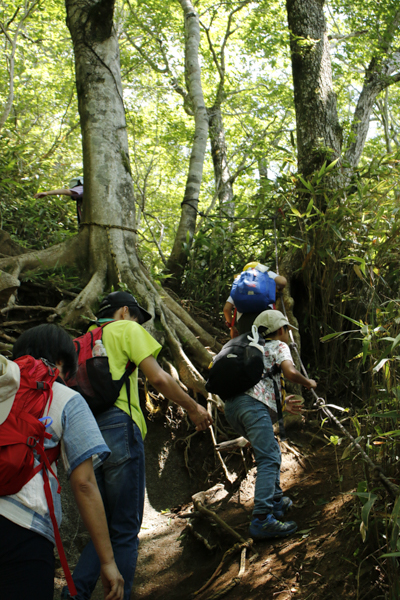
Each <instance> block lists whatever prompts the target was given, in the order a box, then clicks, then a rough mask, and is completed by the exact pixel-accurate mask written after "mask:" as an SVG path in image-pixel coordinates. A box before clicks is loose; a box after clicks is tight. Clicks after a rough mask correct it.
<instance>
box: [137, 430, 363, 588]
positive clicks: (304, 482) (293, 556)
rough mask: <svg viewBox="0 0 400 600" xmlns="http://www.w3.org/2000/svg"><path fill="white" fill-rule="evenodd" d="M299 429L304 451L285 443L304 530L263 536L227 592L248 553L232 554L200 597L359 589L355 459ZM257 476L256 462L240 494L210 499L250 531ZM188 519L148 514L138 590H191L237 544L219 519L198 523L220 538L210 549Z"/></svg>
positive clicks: (286, 472) (287, 480)
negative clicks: (339, 458) (341, 457)
mask: <svg viewBox="0 0 400 600" xmlns="http://www.w3.org/2000/svg"><path fill="white" fill-rule="evenodd" d="M294 437H295V438H296V445H293V446H292V448H293V449H294V450H295V451H297V452H298V453H299V454H300V456H295V455H294V454H293V453H292V452H291V451H289V450H288V449H284V450H283V461H282V487H283V489H284V490H285V492H286V493H288V494H289V495H290V496H291V497H292V499H293V501H294V508H293V509H292V511H291V513H290V519H293V520H295V521H296V522H297V524H298V531H297V533H296V534H295V535H293V536H291V537H290V538H285V539H283V540H279V541H270V542H257V543H255V544H254V550H255V551H256V552H257V553H258V556H257V557H256V558H255V559H252V560H250V561H247V562H246V571H245V573H244V575H243V577H242V578H241V581H240V583H238V584H237V585H236V586H235V587H233V588H232V589H230V590H229V591H227V592H226V593H224V590H226V589H227V586H229V585H232V581H233V580H234V578H235V577H237V575H238V572H239V562H240V560H239V558H240V555H239V554H236V555H235V556H233V557H231V558H230V559H229V560H228V561H227V563H226V565H224V567H223V568H222V571H221V574H220V575H219V576H218V577H217V578H216V580H215V581H214V582H213V584H212V585H211V586H210V587H209V588H208V589H207V590H206V591H205V592H204V593H203V594H201V595H199V596H197V597H198V598H201V599H205V598H207V599H211V598H214V597H219V594H220V593H222V594H223V597H225V598H227V599H229V600H242V599H243V600H244V599H247V598H252V599H258V598H260V600H261V598H263V599H264V598H266V597H267V598H274V599H276V600H286V599H289V598H297V599H299V600H306V599H308V600H319V599H321V598H324V600H327V599H329V598H332V599H333V598H335V599H336V598H356V597H357V569H358V566H357V562H356V560H355V559H354V558H353V554H354V552H356V553H357V548H358V546H360V545H361V540H360V537H359V532H358V530H357V528H356V529H355V528H354V522H355V516H354V514H353V512H354V497H353V496H351V495H350V494H351V492H352V491H354V489H355V487H356V479H355V478H354V477H353V473H352V465H351V463H339V465H338V464H337V462H336V458H335V452H334V449H333V448H332V447H331V446H325V447H323V445H322V444H321V445H320V446H319V447H318V448H316V447H315V446H313V447H311V446H310V437H308V436H305V435H302V434H297V435H296V436H293V438H294ZM254 476H255V469H254V468H252V469H251V470H250V471H249V473H248V475H247V477H246V478H245V479H244V480H243V481H242V483H241V485H240V488H239V490H238V491H237V492H236V493H235V494H233V495H230V494H228V493H227V492H224V493H220V498H219V499H217V500H216V501H214V502H213V504H212V505H211V506H210V508H212V509H213V510H215V511H216V512H218V514H219V516H221V517H222V518H223V519H224V520H225V521H226V522H227V523H228V524H229V525H230V526H231V527H233V528H234V529H235V530H236V531H237V532H238V533H240V534H241V535H242V536H243V537H244V538H247V528H248V524H249V521H250V517H251V510H252V505H253V486H254ZM183 512H185V509H184V510H183ZM181 513H182V511H181ZM185 525H186V523H185V520H184V519H182V518H180V517H179V516H178V515H174V514H169V515H162V516H161V518H158V519H157V522H155V521H154V520H153V518H152V516H151V513H149V512H148V513H147V514H146V518H145V523H144V527H145V529H144V531H143V534H142V536H141V548H140V558H139V563H138V568H137V576H136V580H135V585H134V589H133V594H132V598H135V599H137V600H158V599H161V598H163V599H168V600H175V599H176V600H178V599H182V598H190V596H191V594H192V593H193V592H195V591H197V590H198V589H200V588H201V587H202V586H203V584H204V583H205V582H206V581H207V580H208V578H209V577H210V576H211V575H212V573H213V572H214V570H215V568H216V567H217V565H218V564H219V562H220V560H221V557H222V554H223V552H224V551H226V550H227V549H228V548H229V547H231V546H233V544H234V540H233V539H229V537H228V536H227V535H226V534H225V533H223V532H221V531H218V533H217V534H216V533H215V527H214V526H210V525H209V524H208V523H204V522H203V523H200V525H197V524H195V528H196V529H198V530H199V531H200V532H201V533H202V534H203V535H206V536H207V537H209V538H210V540H211V542H215V541H216V540H217V543H218V544H219V547H218V549H216V550H214V551H213V552H210V551H208V550H206V548H205V546H204V545H203V544H202V543H201V542H199V541H198V540H196V539H194V537H193V536H192V534H191V533H189V532H188V531H187V530H185ZM146 526H148V527H149V529H146ZM178 538H180V539H178ZM250 554H251V553H250ZM248 556H249V553H248ZM361 583H362V584H363V585H364V583H365V582H364V581H362V582H361ZM372 597H373V596H372Z"/></svg>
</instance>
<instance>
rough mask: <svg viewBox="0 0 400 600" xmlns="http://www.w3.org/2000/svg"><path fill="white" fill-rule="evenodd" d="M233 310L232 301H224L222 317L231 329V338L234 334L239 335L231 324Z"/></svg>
mask: <svg viewBox="0 0 400 600" xmlns="http://www.w3.org/2000/svg"><path fill="white" fill-rule="evenodd" d="M234 310H235V305H234V304H232V302H228V301H226V302H225V306H224V308H223V313H224V317H225V320H226V324H227V326H228V327H229V329H230V330H231V338H234V337H236V336H238V335H239V332H238V330H237V329H236V327H235V326H234V325H232V319H233V311H234Z"/></svg>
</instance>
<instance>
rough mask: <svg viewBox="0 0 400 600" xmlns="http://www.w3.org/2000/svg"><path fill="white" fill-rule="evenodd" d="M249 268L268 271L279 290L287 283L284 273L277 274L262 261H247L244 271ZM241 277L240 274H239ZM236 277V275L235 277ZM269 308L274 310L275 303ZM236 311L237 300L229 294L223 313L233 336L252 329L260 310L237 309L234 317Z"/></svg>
mask: <svg viewBox="0 0 400 600" xmlns="http://www.w3.org/2000/svg"><path fill="white" fill-rule="evenodd" d="M248 269H257V270H259V271H262V272H268V276H269V277H270V278H271V279H273V280H274V281H275V284H276V289H277V291H279V292H281V291H282V290H283V289H284V287H285V286H286V284H287V279H286V277H283V276H282V275H277V274H276V273H274V272H273V271H270V270H269V268H268V267H266V266H265V265H262V264H261V263H259V262H257V261H255V262H250V263H247V265H246V266H245V267H244V268H243V271H247V270H248ZM237 277H239V275H238V276H237ZM235 279H236V277H235ZM269 308H270V309H271V310H272V309H274V308H275V306H274V304H273V303H270V304H269ZM234 312H235V302H234V300H233V298H232V296H229V298H228V299H227V301H226V302H225V305H224V308H223V313H224V316H225V319H226V325H227V327H229V329H230V335H231V338H234V337H236V336H238V335H239V334H242V333H246V331H250V330H251V326H252V325H253V322H254V319H255V318H256V316H257V315H258V314H259V312H247V311H246V312H244V313H241V312H238V311H236V318H235V320H234V322H232V321H233V319H234Z"/></svg>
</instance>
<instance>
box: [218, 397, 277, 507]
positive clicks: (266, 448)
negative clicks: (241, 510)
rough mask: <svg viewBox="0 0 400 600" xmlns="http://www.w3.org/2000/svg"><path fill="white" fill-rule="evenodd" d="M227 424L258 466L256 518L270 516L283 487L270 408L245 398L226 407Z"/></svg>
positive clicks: (226, 404) (238, 399)
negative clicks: (246, 444) (245, 442)
mask: <svg viewBox="0 0 400 600" xmlns="http://www.w3.org/2000/svg"><path fill="white" fill-rule="evenodd" d="M225 417H226V419H227V421H228V423H229V424H230V425H231V427H233V429H235V431H237V432H238V433H240V435H243V436H244V437H245V438H246V439H248V440H249V442H250V444H251V445H252V447H253V451H254V456H255V459H256V464H257V478H256V486H255V490H254V510H253V515H260V514H265V513H267V514H268V513H271V512H272V508H273V502H276V501H278V500H279V499H280V498H281V497H282V495H283V492H282V489H281V486H280V474H281V450H280V448H279V444H278V442H277V441H276V439H275V435H274V430H273V428H272V421H271V417H270V414H269V410H268V406H266V405H265V404H263V403H262V402H260V401H259V400H256V399H255V398H252V397H251V396H247V394H242V395H241V396H236V397H235V398H232V399H230V400H227V401H226V403H225Z"/></svg>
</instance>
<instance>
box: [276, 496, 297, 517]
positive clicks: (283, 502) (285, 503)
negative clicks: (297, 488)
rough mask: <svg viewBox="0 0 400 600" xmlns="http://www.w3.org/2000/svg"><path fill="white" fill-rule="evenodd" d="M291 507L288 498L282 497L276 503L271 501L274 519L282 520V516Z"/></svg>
mask: <svg viewBox="0 0 400 600" xmlns="http://www.w3.org/2000/svg"><path fill="white" fill-rule="evenodd" d="M292 506H293V502H292V500H291V499H290V498H289V496H282V498H280V499H279V500H278V501H277V502H275V501H273V508H272V514H273V515H274V517H275V519H278V521H279V519H283V517H284V515H285V514H286V513H287V511H288V510H290V508H291V507H292Z"/></svg>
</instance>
